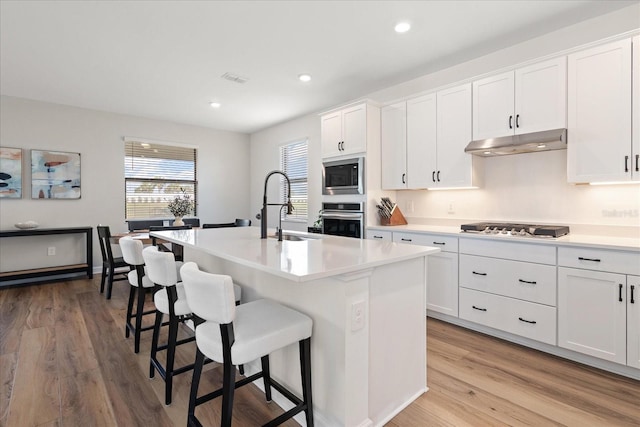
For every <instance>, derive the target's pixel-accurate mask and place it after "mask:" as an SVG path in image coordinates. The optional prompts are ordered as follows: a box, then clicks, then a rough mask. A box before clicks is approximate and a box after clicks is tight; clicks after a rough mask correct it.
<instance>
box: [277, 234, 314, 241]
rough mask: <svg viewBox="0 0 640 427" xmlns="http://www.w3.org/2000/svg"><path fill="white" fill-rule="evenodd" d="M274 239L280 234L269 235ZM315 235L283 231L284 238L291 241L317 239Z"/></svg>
mask: <svg viewBox="0 0 640 427" xmlns="http://www.w3.org/2000/svg"><path fill="white" fill-rule="evenodd" d="M269 237H270V238H272V239H277V238H278V235H277V234H276V235H273V236H269ZM315 239H316V238H315V237H307V236H298V235H296V234H285V233H282V240H289V241H291V242H303V241H306V240H315Z"/></svg>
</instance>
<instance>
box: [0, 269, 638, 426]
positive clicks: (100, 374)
mask: <svg viewBox="0 0 640 427" xmlns="http://www.w3.org/2000/svg"><path fill="white" fill-rule="evenodd" d="M99 281H100V278H99V277H96V278H95V279H94V280H92V281H91V280H73V281H68V282H58V283H51V284H43V285H34V286H27V287H21V288H11V289H2V290H0V426H7V427H9V426H18V427H25V426H123V427H125V426H126V427H129V426H151V425H153V426H184V425H185V424H186V423H185V421H186V406H187V400H188V395H189V386H190V382H191V373H190V372H188V373H185V374H182V375H180V376H178V377H176V379H175V382H174V393H173V404H172V405H171V406H168V407H167V406H165V405H164V404H163V402H164V382H163V381H162V379H160V377H158V376H157V375H156V378H155V379H153V380H149V379H148V369H149V348H150V339H151V333H150V332H145V333H143V340H142V343H141V351H140V353H139V354H137V355H136V354H134V353H133V338H129V339H125V337H124V316H125V310H126V300H127V297H128V284H127V283H126V282H116V283H115V284H114V295H113V298H112V299H111V300H110V301H107V300H105V299H104V296H102V295H100V294H99V292H98V285H99ZM150 304H151V303H150ZM149 321H151V319H149ZM427 324H428V340H427V341H428V343H427V347H428V365H427V371H428V383H429V387H430V391H429V392H428V393H425V394H424V395H422V396H421V397H420V398H418V399H417V400H416V401H415V402H414V403H413V404H411V405H410V406H409V407H408V408H407V409H405V410H404V411H403V412H401V413H400V414H399V415H398V416H396V417H395V418H394V419H393V420H391V421H390V422H389V423H388V424H387V425H388V426H389V427H413V426H494V425H495V426H501V425H513V426H521V425H529V426H547V425H566V426H640V383H639V382H638V381H634V380H631V379H628V378H624V377H620V376H617V375H614V374H610V373H607V372H603V371H600V370H597V369H593V368H589V367H586V366H582V365H579V364H576V363H573V362H570V361H566V360H563V359H560V358H556V357H554V356H549V355H546V354H544V353H540V352H537V351H533V350H530V349H526V348H524V347H520V346H517V345H514V344H510V343H506V342H503V341H501V340H498V339H494V338H491V337H487V336H484V335H481V334H477V333H474V332H471V331H468V330H465V329H462V328H459V327H456V326H453V325H449V324H447V323H444V322H440V321H437V320H433V319H429V320H428V322H427ZM165 329H166V328H165ZM181 333H182V334H183V335H185V336H186V335H187V334H188V333H189V332H188V330H186V329H185V330H183V331H181ZM194 346H195V344H194V343H192V344H188V345H186V346H182V347H183V348H182V349H181V350H180V353H179V355H178V364H187V363H189V362H191V361H192V360H193V357H194V353H195V351H194V348H195V347H194ZM220 371H221V369H219V367H217V366H215V365H214V364H211V365H208V367H207V374H206V376H205V377H204V378H203V381H202V382H201V387H207V388H208V389H213V388H214V387H217V385H218V384H219V383H220V375H221V372H220ZM219 404H220V402H219V399H217V400H215V401H213V402H210V403H209V404H206V405H203V406H202V407H199V408H198V410H197V414H198V416H199V417H200V419H201V420H202V421H203V423H204V424H205V425H210V426H216V425H218V420H219ZM234 409H235V411H234V426H238V427H245V426H247V427H253V426H256V425H260V424H262V423H264V422H266V421H267V420H269V419H271V418H273V417H274V416H276V415H277V414H279V413H281V412H282V411H281V410H280V409H279V408H278V407H277V406H276V405H275V404H267V403H265V402H264V399H263V395H262V393H261V392H260V391H259V390H258V389H257V388H256V387H253V386H247V387H244V388H242V389H240V390H239V391H238V392H237V393H236V405H235V407H234ZM286 425H287V426H294V425H297V424H295V423H294V422H291V421H290V422H289V423H288V424H286Z"/></svg>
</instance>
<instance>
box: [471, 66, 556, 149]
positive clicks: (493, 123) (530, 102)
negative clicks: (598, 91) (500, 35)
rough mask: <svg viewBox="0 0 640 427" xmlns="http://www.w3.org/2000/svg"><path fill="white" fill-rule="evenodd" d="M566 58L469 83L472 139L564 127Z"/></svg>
mask: <svg viewBox="0 0 640 427" xmlns="http://www.w3.org/2000/svg"><path fill="white" fill-rule="evenodd" d="M566 81H567V65H566V57H564V56H563V57H560V58H555V59H552V60H549V61H544V62H540V63H537V64H533V65H530V66H527V67H523V68H520V69H517V70H515V71H509V72H506V73H502V74H498V75H495V76H490V77H487V78H484V79H481V80H476V81H475V82H473V139H474V140H478V139H485V138H497V137H500V136H508V135H518V134H523V133H530V132H537V131H542V130H549V129H560V128H564V127H566V123H567V118H566V117H567V115H566V110H567V107H566V105H567V104H566V94H567V84H566Z"/></svg>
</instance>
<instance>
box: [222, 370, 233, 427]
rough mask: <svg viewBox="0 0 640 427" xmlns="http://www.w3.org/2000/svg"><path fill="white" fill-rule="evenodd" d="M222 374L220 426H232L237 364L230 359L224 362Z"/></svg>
mask: <svg viewBox="0 0 640 427" xmlns="http://www.w3.org/2000/svg"><path fill="white" fill-rule="evenodd" d="M223 366H224V367H223V369H224V370H223V374H222V420H221V422H220V427H231V414H232V410H233V394H234V392H235V388H236V384H235V371H236V369H235V366H233V365H232V364H231V362H230V361H229V360H228V359H225V361H224V364H223Z"/></svg>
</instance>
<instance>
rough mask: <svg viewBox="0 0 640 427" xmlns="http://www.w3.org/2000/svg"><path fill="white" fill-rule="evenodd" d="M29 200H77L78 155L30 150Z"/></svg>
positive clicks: (78, 189)
mask: <svg viewBox="0 0 640 427" xmlns="http://www.w3.org/2000/svg"><path fill="white" fill-rule="evenodd" d="M31 198H32V199H79V198H80V153H65V152H62V151H43V150H31Z"/></svg>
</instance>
